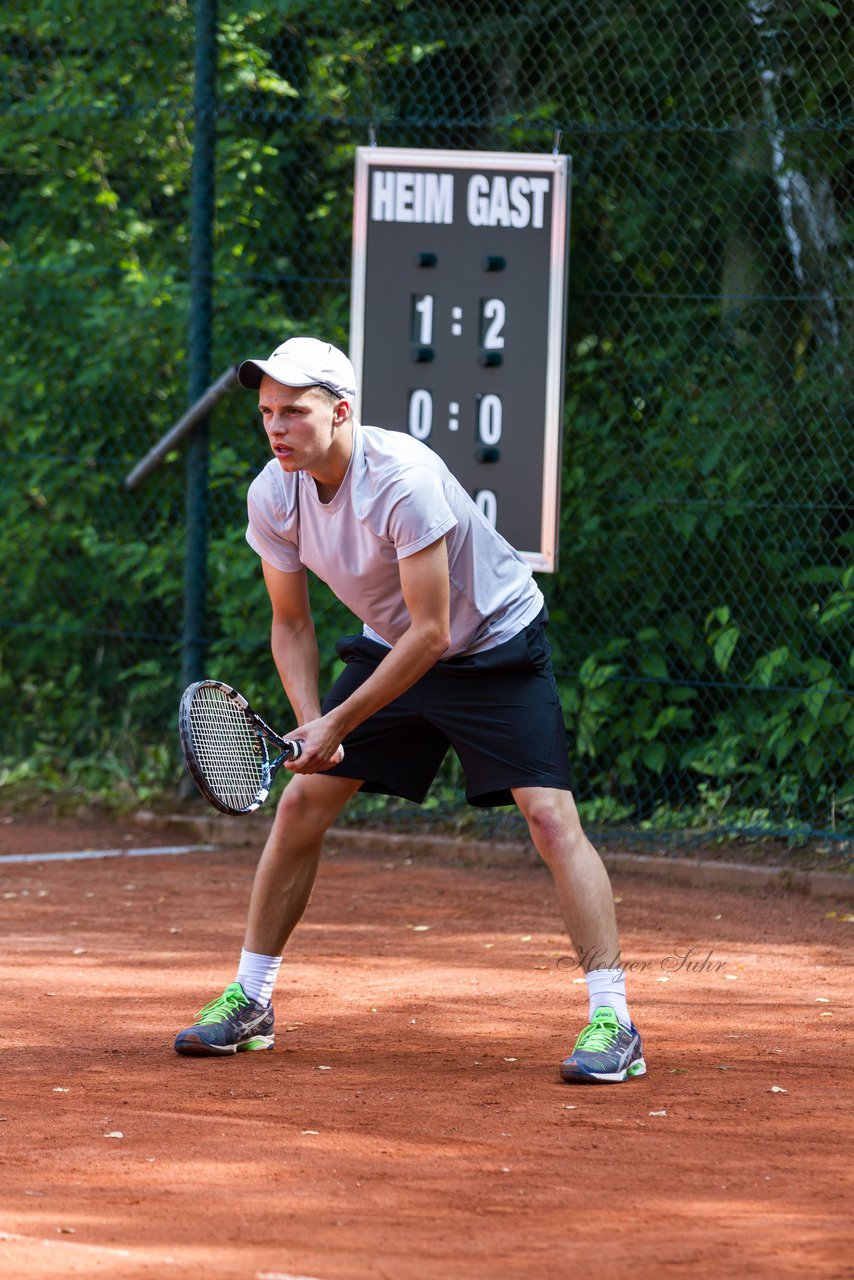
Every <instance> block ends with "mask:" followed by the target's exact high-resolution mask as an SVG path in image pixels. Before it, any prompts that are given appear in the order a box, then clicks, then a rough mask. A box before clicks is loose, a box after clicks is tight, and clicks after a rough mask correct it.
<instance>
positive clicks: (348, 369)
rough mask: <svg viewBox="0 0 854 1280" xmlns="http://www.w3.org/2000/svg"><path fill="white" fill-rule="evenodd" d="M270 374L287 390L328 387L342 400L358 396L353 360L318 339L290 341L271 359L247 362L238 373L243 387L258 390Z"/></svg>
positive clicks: (238, 378)
mask: <svg viewBox="0 0 854 1280" xmlns="http://www.w3.org/2000/svg"><path fill="white" fill-rule="evenodd" d="M265 373H267V374H269V375H270V377H271V378H274V379H275V381H276V382H281V383H282V384H283V385H284V386H286V387H317V386H321V387H328V388H329V390H330V391H332V392H333V393H334V394H335V395H336V396H340V397H341V399H342V400H354V399H355V397H356V372H355V370H354V368H353V366H352V365H351V363H350V361H349V360H348V359H347V357H346V356H345V355H344V352H343V351H339V350H338V348H337V347H333V346H332V344H331V343H329V342H321V341H320V340H319V339H318V338H289V339H288V341H287V342H283V343H282V345H281V346H279V347H276V350H275V351H274V352H273V354H272V355H271V356H270V358H269V360H244V361H243V363H242V364H241V366H240V368H239V369H238V370H237V380H238V382H239V383H240V385H241V387H246V388H247V389H248V390H250V391H254V390H257V388H258V387H260V385H261V379H262V377H263V376H264V374H265Z"/></svg>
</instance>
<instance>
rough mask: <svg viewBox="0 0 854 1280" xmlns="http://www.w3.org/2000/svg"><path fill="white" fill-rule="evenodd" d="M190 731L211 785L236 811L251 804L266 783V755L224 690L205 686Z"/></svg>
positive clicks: (195, 701)
mask: <svg viewBox="0 0 854 1280" xmlns="http://www.w3.org/2000/svg"><path fill="white" fill-rule="evenodd" d="M190 728H191V731H192V739H193V750H194V751H195V753H196V756H197V758H198V761H199V764H200V765H201V768H202V772H203V773H204V775H205V778H206V780H207V782H208V785H209V786H210V787H211V789H212V790H213V791H214V792H215V794H216V795H217V796H219V798H220V799H221V800H223V801H225V802H226V803H227V804H229V805H231V806H232V807H233V808H236V809H240V808H246V807H248V806H249V805H250V804H252V803H253V802H254V801H255V800H256V798H257V796H258V792H259V790H260V789H261V786H262V784H263V780H264V763H265V754H264V750H263V746H262V743H261V740H260V738H259V737H258V734H257V733H256V732H255V731H254V729H253V728H252V726H251V725H250V724H249V722H248V721H247V719H246V716H245V715H244V714H243V711H242V710H241V708H240V707H239V706H238V705H237V704H236V703H234V702H232V701H231V699H230V698H229V697H228V695H227V694H225V693H223V692H222V690H220V689H216V688H210V687H207V686H203V687H202V688H201V689H198V690H196V693H195V695H194V697H193V700H192V702H191V704H190Z"/></svg>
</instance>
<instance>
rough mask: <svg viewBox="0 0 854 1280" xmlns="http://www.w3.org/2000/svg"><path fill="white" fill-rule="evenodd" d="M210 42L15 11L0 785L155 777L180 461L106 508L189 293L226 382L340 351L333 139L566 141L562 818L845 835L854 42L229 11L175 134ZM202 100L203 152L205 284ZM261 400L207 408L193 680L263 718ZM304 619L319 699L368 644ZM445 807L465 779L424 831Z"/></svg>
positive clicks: (172, 653) (110, 15)
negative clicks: (250, 515) (256, 359)
mask: <svg viewBox="0 0 854 1280" xmlns="http://www.w3.org/2000/svg"><path fill="white" fill-rule="evenodd" d="M212 6H213V0H207V2H206V3H205V0H200V3H199V6H198V7H199V11H201V10H202V9H206V10H207V16H208V18H210V17H211V15H212V14H213V13H214V10H213V8H212ZM197 17H198V14H197V13H196V12H194V10H193V9H192V7H190V6H188V5H187V4H186V3H182V2H180V0H173V2H172V3H166V4H163V5H159V6H155V7H152V6H145V5H143V4H141V3H138V2H137V0H128V3H127V4H125V5H121V6H117V5H107V4H106V3H105V2H104V0H87V3H86V4H85V5H84V4H83V3H82V2H81V0H69V3H67V4H65V5H63V6H59V7H57V6H53V5H48V4H42V3H36V4H35V5H34V6H30V7H29V8H28V9H27V10H26V11H24V10H23V9H20V10H18V11H15V12H12V11H6V12H4V14H3V15H2V16H0V28H2V32H3V40H2V41H0V48H2V52H0V62H2V70H3V76H2V82H0V85H2V87H0V112H2V128H0V267H2V287H0V315H2V322H3V338H4V341H3V354H2V357H1V358H2V362H3V371H4V377H3V379H2V385H0V423H2V442H0V455H2V473H0V646H2V647H1V648H0V696H2V701H3V704H4V706H5V708H6V714H5V715H4V716H3V723H2V726H0V760H2V773H0V779H2V784H3V790H5V792H6V794H7V795H12V794H16V795H17V794H19V792H21V791H23V792H24V793H26V794H28V795H43V794H45V793H46V792H50V791H57V792H63V793H64V792H66V791H67V790H68V789H69V788H71V789H72V790H74V791H75V792H76V793H77V794H80V795H87V794H95V795H99V796H103V795H104V794H105V792H107V791H109V792H112V793H113V794H115V795H118V796H125V797H127V798H130V797H131V796H133V797H137V798H139V797H145V796H147V795H153V794H156V793H159V792H162V790H163V789H164V787H165V788H166V789H167V791H168V789H169V787H174V786H175V785H177V782H178V779H179V778H180V764H179V761H178V757H177V749H176V743H175V734H174V727H173V726H174V713H175V706H176V702H177V697H178V694H179V692H180V687H181V639H182V632H183V628H184V622H183V604H182V601H183V596H184V588H185V583H184V572H185V527H184V525H185V517H184V512H185V490H186V480H185V474H184V459H183V454H182V453H181V452H180V451H177V452H176V453H175V454H174V455H170V456H169V458H168V459H167V461H166V463H165V465H164V466H162V467H161V468H160V470H159V471H158V472H156V473H155V475H154V476H153V477H151V478H150V479H149V480H148V481H146V482H145V484H144V485H142V486H141V487H140V488H139V489H138V490H136V491H134V493H132V494H130V493H128V491H127V490H126V489H125V488H124V485H123V478H124V476H125V475H126V473H127V472H128V471H129V470H130V469H131V467H132V466H133V465H134V463H136V462H137V461H138V459H139V458H140V457H141V456H142V455H143V454H144V453H145V452H146V451H147V450H148V449H149V448H150V447H151V446H152V445H153V444H154V443H155V442H156V441H157V440H158V439H159V438H160V437H161V436H162V435H163V434H164V432H165V431H166V430H167V429H168V428H169V427H170V426H171V425H172V423H173V422H175V420H176V419H177V418H179V417H180V416H181V414H182V413H183V411H184V409H185V408H186V404H187V398H188V394H189V392H188V373H187V369H188V362H189V361H190V359H191V356H192V352H191V351H190V350H189V344H190V343H191V342H192V312H193V306H194V305H195V303H194V298H196V295H197V293H198V291H199V289H200V288H201V289H205V288H207V287H208V286H209V288H210V294H211V297H212V306H213V310H212V315H211V323H210V329H211V333H212V346H211V349H210V350H209V351H207V352H206V353H205V356H206V358H207V360H208V363H209V367H210V370H211V375H212V377H216V376H217V375H219V374H220V373H222V372H223V371H224V370H226V369H227V368H228V367H229V366H230V365H232V364H233V363H234V362H235V361H236V360H238V359H240V358H242V357H244V356H246V355H259V354H260V355H264V354H266V353H267V352H268V351H269V350H271V349H272V347H273V346H275V345H277V343H278V342H280V341H282V340H284V339H285V338H286V337H288V336H290V335H292V334H296V333H302V332H312V333H317V334H322V335H325V336H328V337H329V338H330V339H331V340H333V341H337V342H338V343H339V344H341V345H343V346H345V347H346V345H347V338H348V314H349V281H350V218H351V210H352V180H353V158H354V149H355V147H356V146H358V145H364V144H366V143H367V142H368V140H369V138H375V139H377V140H378V141H379V142H380V143H381V144H382V145H384V146H407V147H431V148H432V147H448V148H455V149H467V150H480V149H495V150H509V151H521V152H526V151H530V152H543V151H546V150H551V149H552V147H553V145H554V144H555V141H556V139H557V138H558V137H559V139H560V146H561V147H562V149H563V150H564V151H565V152H566V153H568V154H570V155H571V156H572V158H573V175H574V180H573V196H572V201H573V209H572V232H571V259H570V273H569V340H568V346H567V353H566V355H567V374H566V436H565V446H564V475H563V498H562V501H563V518H562V531H561V571H560V573H559V574H558V575H556V576H555V577H553V578H549V577H545V576H544V577H543V578H542V579H541V585H542V586H543V589H544V591H545V592H546V594H547V599H548V603H549V608H550V612H551V615H552V627H551V638H552V642H553V645H554V649H555V660H556V669H557V672H558V678H559V683H560V688H561V693H562V697H563V701H564V708H565V712H566V718H567V723H568V726H569V729H570V739H571V743H572V747H573V755H574V761H575V768H576V774H577V779H578V787H577V790H578V797H579V800H580V802H581V805H582V809H583V811H584V814H585V817H586V819H587V821H588V823H589V824H591V825H593V826H594V827H596V828H598V829H599V830H600V831H601V832H604V833H605V834H607V833H608V832H614V831H620V832H623V833H625V832H626V831H630V832H634V833H636V834H642V833H644V832H650V831H651V832H654V833H656V834H661V833H663V832H665V831H668V830H679V831H684V830H686V829H688V828H691V829H693V830H695V831H697V832H700V833H708V832H710V831H721V830H727V831H734V832H741V833H748V834H753V833H759V832H774V833H785V834H789V835H792V834H794V835H801V836H805V835H820V836H829V837H838V838H846V837H850V836H851V834H852V829H854V767H852V766H854V699H852V685H854V430H852V392H851V374H852V331H854V307H853V306H852V277H854V271H852V267H854V247H852V240H851V228H852V221H853V220H854V189H852V182H854V149H852V118H854V109H853V108H854V102H852V84H854V75H853V74H852V72H854V65H852V64H854V57H852V31H854V19H852V17H851V14H850V13H849V12H848V11H847V10H845V9H843V8H842V6H841V5H838V4H834V3H829V2H827V0H726V3H723V2H722V0H720V2H715V0H635V2H634V3H626V0H619V2H618V0H590V2H589V3H582V4H569V3H552V4H549V3H535V2H530V3H527V2H519V3H514V2H511V0H496V2H495V3H483V4H480V5H477V6H473V5H466V6H464V5H459V4H451V3H449V4H442V3H428V2H424V3H418V4H414V3H406V2H405V0H387V2H384V3H376V4H370V5H352V4H348V5H345V4H343V3H338V2H334V3H333V2H331V0H316V2H315V3H314V4H313V5H311V6H308V5H303V4H299V3H293V4H288V5H283V4H274V3H269V0H256V3H253V4H249V3H245V2H244V0H240V2H238V3H234V4H232V5H230V6H228V7H225V6H223V5H220V7H219V10H218V13H217V14H216V40H217V48H216V54H217V71H216V87H215V97H214V96H212V97H211V100H210V101H208V102H203V103H201V106H200V104H199V102H198V101H196V103H195V105H194V65H195V59H196V55H197V48H196V46H197V25H198V24H197ZM200 110H201V111H203V112H207V113H208V119H210V118H212V119H213V120H214V124H215V127H214V137H215V150H214V155H213V161H214V166H215V185H214V193H215V194H214V207H213V211H212V212H213V241H212V266H211V268H210V273H209V276H207V275H206V276H205V278H204V279H202V280H200V279H199V276H198V272H197V273H196V274H195V276H194V275H193V272H192V266H191V251H192V247H193V246H192V243H191V242H192V238H193V224H192V190H193V187H192V172H193V143H194V137H195V136H196V135H197V133H198V122H199V118H200V117H199V111H200ZM194 112H195V114H194ZM197 160H198V157H197ZM251 399H252V398H251V397H247V396H243V395H241V394H239V393H238V394H236V395H233V396H229V397H228V398H227V399H226V400H224V401H223V402H222V403H221V405H220V407H219V408H218V409H217V410H216V411H215V413H214V415H213V417H212V420H211V423H210V427H209V455H208V462H207V470H208V478H207V483H208V496H207V518H208V525H209V528H208V538H209V554H208V568H207V591H206V594H207V618H206V624H205V637H204V639H205V650H206V664H205V665H206V667H207V671H208V673H209V674H216V675H220V676H221V677H223V678H225V679H230V680H232V682H233V683H235V684H238V685H239V686H241V687H243V688H244V689H245V691H246V692H247V693H248V694H249V696H250V697H251V699H252V701H253V702H255V703H256V704H257V705H258V706H259V707H260V708H261V709H262V710H263V712H264V714H265V715H266V716H267V717H268V718H269V719H270V720H271V721H273V722H278V723H279V724H281V725H282V726H283V727H285V728H286V727H287V725H288V715H287V709H286V708H285V707H284V705H283V703H284V699H283V695H282V693H281V689H280V687H278V685H277V681H276V677H275V674H274V672H273V669H272V662H271V660H270V657H269V652H268V616H269V610H268V606H267V603H266V598H265V595H264V590H263V585H262V583H261V581H260V570H259V566H258V563H257V560H256V557H255V556H254V555H253V553H252V552H250V551H249V550H248V548H246V546H245V543H244V542H243V529H244V524H245V492H246V489H247V487H248V484H249V481H250V479H251V478H252V476H253V475H254V474H255V473H256V472H257V471H258V470H259V469H260V468H261V466H263V465H264V463H265V461H266V456H267V455H266V447H265V441H264V439H263V435H262V432H261V431H260V429H259V427H258V425H257V423H256V421H255V411H254V407H253V405H252V403H251ZM189 572H190V573H193V572H194V570H193V566H192V565H190V566H189ZM312 599H313V603H314V606H315V608H316V611H317V615H318V632H319V639H320V644H321V650H322V654H323V659H324V663H325V670H324V678H328V677H329V675H330V674H331V673H332V666H333V663H332V655H333V649H332V640H333V638H334V636H335V635H336V634H338V633H339V631H340V630H341V629H342V628H344V629H346V628H348V627H351V626H352V625H353V621H352V619H350V618H349V617H348V616H347V615H346V613H345V611H344V610H343V609H342V608H341V606H339V605H338V604H337V603H336V602H335V601H334V600H332V599H330V598H329V596H328V595H327V593H326V592H325V589H323V588H322V587H320V586H319V584H314V586H313V590H312ZM458 783H459V779H458V778H457V776H456V773H455V766H454V764H453V762H452V761H451V762H449V763H448V766H447V769H446V771H445V773H444V774H443V776H442V779H441V780H440V783H439V784H438V785H437V788H436V794H435V795H434V797H433V800H432V804H433V806H434V807H435V808H437V809H438V810H440V811H441V812H442V813H443V814H458V811H459V809H460V803H461V802H460V791H459V787H458ZM2 794H3V791H2V790H0V796H2Z"/></svg>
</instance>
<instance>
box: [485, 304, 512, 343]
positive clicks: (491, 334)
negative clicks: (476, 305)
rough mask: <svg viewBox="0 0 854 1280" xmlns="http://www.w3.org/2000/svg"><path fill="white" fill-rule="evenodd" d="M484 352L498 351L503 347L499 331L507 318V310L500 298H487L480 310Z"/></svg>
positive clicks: (502, 339)
mask: <svg viewBox="0 0 854 1280" xmlns="http://www.w3.org/2000/svg"><path fill="white" fill-rule="evenodd" d="M481 317H482V328H483V349H484V351H500V350H502V348H503V346H504V338H503V336H502V333H501V330H502V329H503V328H504V321H505V319H506V318H507V308H506V307H505V305H504V303H503V302H502V301H501V299H500V298H487V299H486V301H485V302H484V303H483V307H482V310H481Z"/></svg>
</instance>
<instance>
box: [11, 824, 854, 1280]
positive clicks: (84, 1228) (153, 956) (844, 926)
mask: <svg viewBox="0 0 854 1280" xmlns="http://www.w3.org/2000/svg"><path fill="white" fill-rule="evenodd" d="M125 836H128V837H129V839H127V840H125V839H124V837H125ZM173 843H175V838H174V835H168V836H166V835H163V834H162V833H160V834H158V832H157V831H156V830H147V831H146V832H144V833H140V832H139V831H138V830H136V829H135V828H133V827H132V826H128V825H122V824H121V823H119V825H118V826H113V825H112V824H109V823H104V824H103V825H101V826H100V827H98V828H94V827H92V826H91V825H87V826H85V827H81V826H80V825H79V824H77V826H76V827H75V824H74V823H69V822H66V823H64V824H59V825H51V824H47V823H41V824H39V823H36V822H35V821H32V820H30V821H24V822H22V821H19V820H16V821H15V822H14V823H7V824H6V825H4V826H3V827H0V852H3V853H7V854H8V853H10V852H13V851H22V852H44V853H47V852H51V851H58V852H64V851H66V850H69V849H71V848H74V847H78V848H80V847H86V846H89V847H91V846H93V845H95V846H98V847H119V848H121V847H126V846H127V845H128V844H133V845H136V846H142V845H149V846H152V845H159V844H173ZM369 847H370V837H369V836H366V851H365V853H364V854H363V855H359V856H351V855H347V856H343V855H341V854H338V855H336V856H332V857H329V858H327V860H326V861H325V862H324V864H323V866H322V869H321V874H320V877H319V880H318V884H317V888H316V891H315V894H314V898H313V900H312V903H311V906H310V908H309V911H308V913H307V915H306V918H305V920H304V921H303V923H302V925H301V927H300V929H299V931H298V933H297V934H296V935H295V938H294V941H293V944H292V948H291V950H290V953H289V959H288V960H287V961H286V964H285V966H284V968H283V971H282V976H281V978H280V981H279V986H278V988H277V993H276V1011H277V1018H278V1040H277V1045H276V1049H275V1050H274V1051H273V1052H272V1053H257V1054H244V1055H241V1056H239V1057H237V1058H234V1059H228V1060H219V1059H217V1060H213V1061H211V1060H207V1059H185V1058H179V1057H178V1056H177V1055H175V1054H174V1052H173V1051H172V1047H171V1045H172V1038H173V1036H174V1033H175V1032H176V1031H177V1030H178V1029H180V1027H181V1026H183V1025H185V1024H186V1023H188V1022H189V1021H190V1020H191V1018H192V1015H193V1013H194V1012H195V1010H196V1009H198V1008H199V1007H200V1005H201V1004H202V1003H204V1002H205V1001H206V1000H208V999H209V998H211V997H212V996H213V995H215V994H217V993H218V992H219V991H220V990H221V988H222V987H223V986H224V985H225V983H226V982H228V981H230V980H231V979H232V978H233V976H234V970H235V966H236V958H237V954H238V951H239V947H240V942H241V934H242V925H243V917H244V911H245V905H246V900H247V895H248V891H249V885H250V882H251V877H252V871H253V865H254V854H253V853H251V852H249V851H246V850H235V851H229V852H220V853H208V854H193V855H188V856H179V857H165V856H155V857H145V858H125V857H121V858H114V859H110V860H105V861H96V862H93V861H86V862H45V863H35V864H6V865H3V864H2V862H0V895H2V897H0V902H2V907H3V916H4V924H5V927H4V931H3V932H4V936H5V945H4V948H3V952H2V957H0V972H1V973H2V978H3V983H4V986H3V989H4V995H5V998H4V1000H3V1004H2V1012H1V1013H0V1050H1V1051H2V1064H3V1074H2V1086H0V1090H2V1095H0V1096H2V1101H0V1115H2V1117H3V1120H2V1122H0V1136H2V1139H3V1142H2V1148H0V1150H2V1155H0V1166H2V1182H0V1206H1V1207H2V1217H0V1264H2V1271H3V1275H4V1277H6V1278H9V1280H11V1278H13V1277H24V1276H26V1277H28V1280H32V1278H36V1280H37V1278H38V1277H47V1276H51V1277H57V1276H60V1277H64V1276H110V1277H114V1276H120V1277H134V1278H135V1277H143V1276H146V1277H155V1276H156V1277H161V1276H169V1275H170V1274H173V1273H174V1274H176V1275H179V1274H182V1273H184V1274H193V1275H204V1276H205V1277H229V1278H230V1277H234V1278H235V1280H237V1278H240V1280H243V1278H249V1280H262V1278H263V1280H272V1278H281V1277H294V1276H299V1277H312V1278H316V1280H373V1278H374V1277H377V1278H380V1277H383V1278H385V1277H394V1278H395V1280H409V1278H412V1280H439V1278H440V1277H441V1278H442V1280H446V1278H447V1277H449V1276H450V1277H466V1280H487V1278H488V1280H495V1277H496V1276H504V1277H509V1278H510V1280H523V1278H524V1280H541V1278H542V1280H545V1278H549V1280H550V1278H551V1277H570V1276H575V1275H593V1274H604V1273H607V1274H611V1275H623V1274H626V1275H628V1274H630V1275H632V1277H633V1280H640V1278H644V1280H645V1278H647V1277H649V1278H652V1277H684V1276H692V1277H694V1276H700V1277H723V1276H726V1275H729V1274H731V1273H733V1272H737V1273H741V1272H747V1271H749V1272H750V1273H751V1275H752V1276H754V1277H766V1276H767V1277H774V1278H777V1277H789V1276H791V1277H795V1276H797V1277H798V1278H799V1280H802V1278H803V1277H804V1276H809V1277H842V1276H850V1275H854V1268H852V1265H851V1261H850V1260H851V1257H852V1244H854V1240H852V1231H851V1225H850V1212H849V1209H850V1147H849V1145H848V1144H849V1142H850V1134H851V1092H850V1085H849V1081H850V1076H851V1065H850V1053H851V1050H850V1029H851V1016H850V1011H849V1007H848V1003H847V1002H848V1000H849V998H850V991H851V974H850V960H851V942H852V937H854V923H852V920H851V918H850V914H849V912H850V909H849V908H846V906H845V904H842V903H836V902H833V901H829V900H822V901H815V900H812V899H808V898H801V897H797V896H795V895H786V894H783V893H780V892H773V893H767V894H765V895H760V894H757V893H752V892H750V893H748V892H744V891H734V890H726V889H715V890H708V889H703V890H700V889H696V888H692V889H688V888H683V887H678V886H674V885H668V884H662V883H661V882H651V881H647V880H645V879H643V878H641V877H636V876H628V875H623V876H617V877H614V880H613V883H614V892H615V896H616V897H617V898H618V899H619V900H620V901H619V906H618V914H619V918H620V924H621V930H622V935H623V947H624V951H623V955H624V960H625V961H626V962H627V965H628V967H629V970H630V975H629V991H630V1004H631V1008H632V1012H633V1015H634V1017H635V1020H636V1021H637V1022H638V1024H639V1026H640V1027H641V1030H642V1032H643V1034H644V1039H645V1049H646V1056H647V1062H648V1065H649V1068H650V1071H649V1075H648V1076H647V1077H646V1078H645V1079H643V1080H639V1081H635V1082H632V1083H628V1084H625V1085H618V1086H610V1087H608V1086H602V1087H598V1088H597V1087H593V1088H578V1087H575V1088H573V1087H571V1086H566V1085H561V1084H560V1083H559V1081H558V1078H557V1063H558V1061H559V1060H560V1058H561V1057H562V1056H564V1054H565V1053H566V1052H567V1051H568V1049H569V1048H570V1047H571V1044H572V1041H573V1039H574V1036H575V1034H576V1032H577V1030H578V1029H579V1027H580V1026H581V1024H582V1023H583V1022H584V1021H585V1020H586V999H585V998H584V987H583V985H581V984H580V983H579V984H576V981H575V980H577V979H578V978H579V977H580V974H579V972H578V970H577V969H575V968H574V967H572V965H571V963H570V962H569V961H567V960H564V959H563V958H564V957H566V956H567V954H568V950H569V948H568V946H567V943H566V942H565V940H564V937H563V935H562V931H561V928H560V925H559V921H558V917H557V912H556V908H555V904H554V899H553V897H552V893H551V887H550V881H549V878H548V874H547V872H546V871H545V870H544V869H540V868H537V867H534V868H528V867H525V868H519V869H517V870H511V869H506V868H505V869H501V870H498V869H489V868H483V867H458V866H451V865H447V864H441V863H439V862H430V861H425V860H414V861H412V862H407V860H406V859H405V858H404V857H402V856H395V857H393V858H392V857H388V856H384V855H379V856H377V855H376V854H371V853H370V851H369ZM846 915H848V918H847V919H846V918H845V917H846ZM686 957H687V958H686ZM692 965H693V966H694V967H693V968H692V967H691V966H692ZM664 979H667V981H665V980H664ZM119 1133H120V1134H121V1135H122V1136H121V1137H115V1136H108V1135H111V1134H119Z"/></svg>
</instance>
